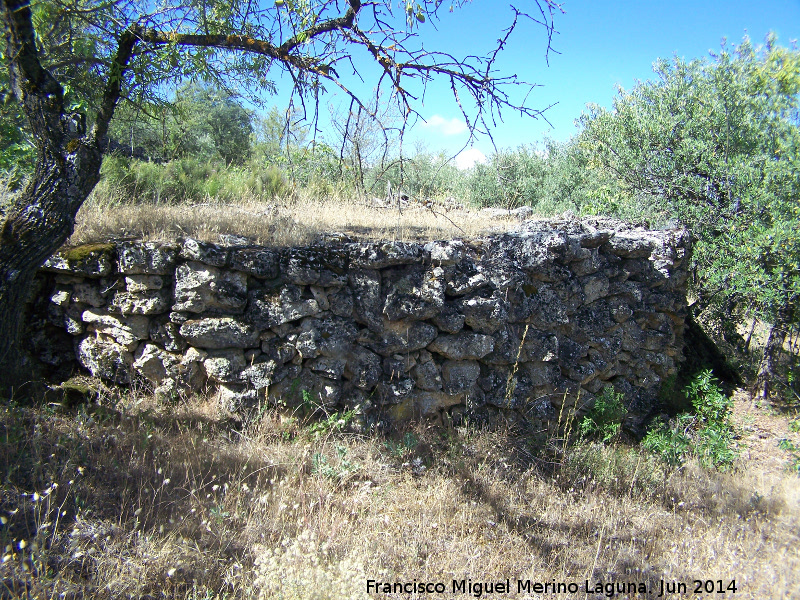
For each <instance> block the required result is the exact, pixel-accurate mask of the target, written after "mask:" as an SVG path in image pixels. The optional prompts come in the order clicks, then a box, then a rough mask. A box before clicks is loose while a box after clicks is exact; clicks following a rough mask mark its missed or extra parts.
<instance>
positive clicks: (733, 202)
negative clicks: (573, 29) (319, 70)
mask: <svg viewBox="0 0 800 600" xmlns="http://www.w3.org/2000/svg"><path fill="white" fill-rule="evenodd" d="M655 72H656V75H657V79H656V80H654V81H646V82H642V83H639V84H637V85H636V86H635V87H634V88H633V89H632V90H630V91H625V90H620V91H619V93H618V94H617V97H616V98H615V100H614V107H613V110H606V109H603V108H601V107H591V109H590V112H589V114H587V115H584V117H583V126H584V131H583V132H582V134H581V138H580V140H581V144H582V147H583V149H584V152H586V153H587V154H588V155H589V157H590V161H591V162H594V163H597V164H600V165H602V166H603V167H604V168H605V170H606V172H607V174H609V175H610V176H611V177H613V178H614V179H616V180H617V181H618V182H619V183H620V185H621V186H622V188H623V190H624V192H625V193H627V194H628V195H629V196H630V197H631V198H632V199H635V200H636V201H638V202H640V203H643V204H656V205H659V206H660V207H661V208H662V209H663V210H664V211H665V212H666V213H667V214H669V215H672V216H673V217H677V218H679V219H681V220H682V221H683V222H684V223H686V224H688V225H689V226H690V227H691V228H692V230H693V232H694V234H695V236H696V237H697V244H696V247H695V266H694V273H695V278H694V283H695V289H694V292H695V295H696V296H697V298H698V301H697V303H696V308H700V309H704V308H707V307H710V306H716V307H717V309H718V310H719V312H720V313H721V314H722V316H723V319H724V320H725V321H726V323H725V327H726V328H727V334H728V336H729V337H730V336H735V335H736V334H735V325H736V320H737V319H739V318H741V317H742V316H743V315H745V314H746V315H749V316H750V317H753V318H760V319H763V320H764V321H766V322H768V323H770V324H771V332H770V334H769V339H768V341H767V344H766V347H765V349H764V355H763V359H762V362H761V367H760V372H759V376H758V380H757V388H758V393H759V394H761V395H766V394H768V393H769V387H770V382H771V381H773V380H774V378H775V376H776V371H775V366H776V365H775V357H776V353H777V351H778V350H779V349H780V348H781V347H782V345H783V342H784V339H785V336H786V334H787V329H788V328H789V327H790V326H792V325H793V324H796V323H797V322H798V320H799V319H800V307H798V302H799V301H800V233H798V232H799V231H800V227H798V222H799V221H800V204H798V200H797V199H798V196H800V158H799V157H800V153H799V152H798V151H799V150H800V119H798V109H800V95H799V93H800V52H798V51H797V50H796V49H794V50H793V49H787V48H783V47H780V46H778V45H777V44H776V43H775V40H774V38H772V37H770V38H768V40H767V43H766V44H765V45H764V46H763V47H754V46H753V45H752V44H751V43H750V41H749V40H747V39H745V40H744V41H743V42H742V43H741V44H740V45H738V46H735V47H733V48H731V47H728V46H724V47H723V49H722V51H721V52H719V53H718V54H715V55H713V56H712V57H711V59H710V60H693V61H690V62H686V61H684V60H682V59H680V58H675V59H673V60H672V61H667V60H660V61H658V62H657V63H656V67H655Z"/></svg>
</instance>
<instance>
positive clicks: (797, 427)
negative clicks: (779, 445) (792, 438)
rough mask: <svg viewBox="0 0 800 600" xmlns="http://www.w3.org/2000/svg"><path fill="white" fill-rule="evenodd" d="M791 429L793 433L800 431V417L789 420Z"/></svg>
mask: <svg viewBox="0 0 800 600" xmlns="http://www.w3.org/2000/svg"><path fill="white" fill-rule="evenodd" d="M789 431H791V432H793V433H800V419H794V420H793V421H789Z"/></svg>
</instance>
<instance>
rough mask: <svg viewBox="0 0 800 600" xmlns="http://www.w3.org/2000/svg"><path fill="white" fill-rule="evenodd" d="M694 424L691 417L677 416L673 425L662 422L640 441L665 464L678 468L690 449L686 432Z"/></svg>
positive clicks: (690, 442) (690, 441)
mask: <svg viewBox="0 0 800 600" xmlns="http://www.w3.org/2000/svg"><path fill="white" fill-rule="evenodd" d="M693 424H694V418H693V417H692V416H691V415H679V416H678V418H677V419H676V421H675V423H674V425H672V426H670V425H669V424H667V423H664V422H663V421H662V422H660V423H658V424H657V425H656V426H655V427H653V428H652V429H650V431H648V432H647V435H645V437H644V439H643V440H642V446H643V447H644V448H645V449H646V450H649V451H650V452H652V453H653V454H656V455H657V456H659V457H660V458H661V460H663V461H664V462H665V463H666V464H668V465H670V466H673V467H679V466H681V465H682V464H683V463H684V460H685V458H686V456H687V455H688V454H689V453H690V451H691V448H692V440H691V438H690V437H689V434H688V431H689V429H690V428H691V426H692V425H693Z"/></svg>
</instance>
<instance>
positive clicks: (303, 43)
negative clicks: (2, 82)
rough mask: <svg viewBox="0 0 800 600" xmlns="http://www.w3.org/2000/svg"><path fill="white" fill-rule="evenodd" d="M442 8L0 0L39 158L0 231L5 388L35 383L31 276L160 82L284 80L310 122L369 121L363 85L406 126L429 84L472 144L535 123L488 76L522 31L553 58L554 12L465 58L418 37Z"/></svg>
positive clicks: (550, 4) (12, 75)
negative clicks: (506, 127)
mask: <svg viewBox="0 0 800 600" xmlns="http://www.w3.org/2000/svg"><path fill="white" fill-rule="evenodd" d="M455 4H456V6H459V5H460V2H458V0H457V1H456V2H455ZM440 8H442V3H441V0H418V1H414V2H412V1H410V0H406V2H404V3H402V4H400V5H399V6H398V5H397V4H396V3H394V2H392V1H391V0H380V1H373V2H362V1H361V0H348V1H344V0H276V1H275V2H274V4H271V3H269V2H264V3H258V2H256V3H254V2H250V1H249V0H248V1H244V0H241V1H240V0H226V1H224V2H222V1H218V0H192V1H191V2H188V1H185V0H166V1H165V2H159V3H138V2H133V1H131V0H111V1H110V2H97V1H96V0H42V1H41V2H39V3H33V4H32V3H31V2H30V0H2V3H0V14H1V15H2V17H0V19H2V26H3V30H4V36H5V49H4V52H3V59H4V60H5V63H6V65H7V68H8V72H9V78H8V81H9V84H10V88H11V90H12V91H13V94H14V95H15V97H16V98H17V100H18V102H19V103H20V107H21V110H22V113H23V114H24V116H25V118H26V119H27V122H28V127H29V131H30V135H31V137H32V139H33V141H34V144H35V153H36V164H35V167H34V169H33V173H32V174H31V176H30V179H29V181H28V183H27V185H26V186H25V188H24V189H23V190H22V191H21V192H20V193H19V194H18V195H17V196H16V197H14V198H13V199H12V201H11V203H10V205H8V206H7V207H6V208H5V209H4V212H3V214H2V217H0V219H1V220H0V372H2V387H5V388H7V389H8V388H13V387H15V386H18V385H19V384H21V383H23V382H24V381H26V380H27V379H28V378H29V377H30V372H29V369H28V367H26V364H25V360H24V358H23V357H24V353H23V352H22V347H21V344H20V333H21V331H22V326H23V324H22V319H21V316H22V315H23V310H24V307H25V305H26V302H27V300H28V296H29V293H30V290H31V286H32V283H33V279H34V275H35V273H36V271H37V269H38V268H39V266H40V265H41V264H42V263H43V262H44V261H45V260H46V259H47V258H48V257H49V256H50V255H51V254H52V253H53V252H55V251H56V250H57V249H58V248H59V247H60V246H61V245H62V244H63V243H64V242H65V240H67V238H68V237H69V235H70V234H71V232H72V230H73V226H74V223H75V216H76V213H77V211H78V209H79V207H80V206H81V204H82V203H83V202H84V200H85V199H86V197H87V196H88V194H89V193H90V192H91V191H92V189H93V188H94V186H95V184H96V183H97V181H98V179H99V177H100V164H101V161H102V152H101V148H102V144H103V141H104V138H105V137H106V134H107V132H108V129H109V125H110V123H111V121H112V119H113V117H114V113H115V110H116V109H117V106H118V105H119V104H120V103H121V102H126V101H137V100H138V101H144V100H145V99H146V98H148V97H154V96H158V94H159V93H160V92H161V91H163V90H164V89H165V88H166V87H167V86H165V85H164V84H165V82H168V81H170V80H172V81H178V80H181V79H191V80H197V79H205V80H210V81H216V82H218V83H219V84H220V85H225V84H230V83H231V82H233V81H237V82H244V83H247V84H249V85H251V86H252V87H253V88H261V89H266V90H270V89H274V88H275V85H276V84H275V76H276V74H277V73H278V72H283V73H284V75H285V77H286V80H288V81H291V85H292V87H293V92H294V95H293V97H294V98H296V99H297V106H298V107H299V108H301V109H302V110H304V111H306V114H307V115H310V116H313V114H314V113H315V112H316V110H317V108H318V107H319V102H320V101H319V99H320V95H321V94H322V93H323V92H324V91H325V90H326V89H338V90H340V91H341V92H342V93H344V94H345V95H346V96H347V97H349V98H350V101H351V105H352V106H354V107H359V108H361V109H362V110H366V111H369V108H368V106H369V102H368V101H367V100H366V99H364V98H362V97H360V96H359V94H358V93H357V92H356V90H357V89H358V83H356V82H360V81H361V80H365V79H367V78H369V79H371V80H372V81H373V83H374V87H373V89H374V90H375V94H376V97H382V98H386V99H387V101H392V102H395V103H397V104H398V106H400V107H401V114H403V115H405V118H406V119H409V118H414V116H415V115H416V116H418V113H417V109H416V106H417V105H418V102H419V101H420V100H421V98H422V94H423V93H424V90H425V86H426V85H427V84H428V83H429V82H430V81H431V80H433V79H435V78H440V79H442V80H444V82H445V83H446V85H447V86H449V88H450V89H451V90H452V94H453V99H454V101H455V102H456V103H457V105H458V106H459V108H460V110H461V111H462V113H463V115H464V117H465V119H466V120H467V123H468V125H469V127H470V130H471V131H472V132H477V131H488V129H489V126H490V125H491V123H492V122H493V120H494V119H496V118H497V117H498V116H500V111H501V110H502V109H504V108H509V109H513V110H515V111H518V112H521V113H522V114H525V115H528V116H531V117H535V116H537V115H538V114H540V113H539V111H538V110H536V109H535V108H532V107H530V106H527V105H526V104H525V98H526V92H528V91H529V89H528V88H527V87H526V88H525V89H521V86H522V85H523V84H522V82H521V81H519V80H518V79H517V77H516V75H509V76H503V75H502V74H499V73H497V72H496V70H497V59H498V56H499V53H500V51H501V50H502V49H503V47H504V46H505V45H506V44H507V43H508V42H509V39H510V36H511V35H512V33H513V32H514V30H515V29H516V28H517V26H518V24H520V23H521V22H523V21H525V20H531V21H534V22H536V23H538V24H540V25H542V26H543V27H544V28H545V32H546V47H547V49H549V47H550V40H551V37H552V33H553V21H552V19H553V15H554V14H555V13H556V12H557V11H558V10H559V7H558V5H557V4H555V2H554V1H553V0H535V2H534V3H533V4H532V10H530V11H529V12H530V14H528V13H526V12H525V11H524V10H519V9H516V8H513V7H512V12H511V15H510V20H511V23H510V26H509V28H508V29H507V30H505V31H503V32H500V34H499V39H498V40H497V44H496V45H495V46H494V47H493V48H491V49H490V50H489V52H488V53H487V54H486V55H484V56H476V55H471V56H467V57H463V58H462V57H456V56H453V55H452V54H449V53H447V52H445V51H443V50H434V49H431V48H430V45H427V44H423V43H422V38H421V37H420V35H419V29H420V28H421V27H428V26H430V25H431V22H435V21H437V20H439V21H440V26H442V27H444V26H446V24H445V22H444V21H443V20H441V19H440V15H439V11H440ZM486 10H492V11H494V10H497V9H496V8H495V7H494V6H490V7H487V8H486ZM442 16H443V17H444V16H446V15H442ZM426 22H427V25H426V24H425V23H426ZM63 23H68V24H69V27H68V30H69V31H70V33H71V35H70V36H67V37H65V38H64V40H63V42H64V43H63V44H60V45H48V44H49V42H48V35H49V34H48V31H46V30H47V29H48V28H50V29H53V30H54V31H55V30H58V28H59V27H62V25H60V24H63ZM48 49H49V50H50V51H49V52H47V51H45V50H48ZM361 56H363V57H365V58H366V59H367V60H366V61H364V60H361ZM79 85H80V86H84V85H85V86H87V87H88V88H89V91H88V92H87V93H86V94H85V96H84V97H85V98H88V100H87V101H86V102H85V103H82V104H81V103H77V104H73V103H72V102H70V94H71V92H72V90H73V88H74V87H77V86H79ZM525 85H526V86H527V84H525ZM517 92H520V93H519V95H518V96H517ZM379 95H380V96H379ZM517 98H520V100H517ZM351 112H354V111H351Z"/></svg>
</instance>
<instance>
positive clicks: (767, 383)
mask: <svg viewBox="0 0 800 600" xmlns="http://www.w3.org/2000/svg"><path fill="white" fill-rule="evenodd" d="M787 312H788V311H787V310H786V309H782V310H779V311H778V314H777V315H776V317H775V324H774V325H773V326H772V328H771V329H770V330H769V336H768V337H767V343H766V345H765V346H764V354H763V355H762V356H761V364H760V365H759V367H758V376H757V377H756V383H755V386H754V395H755V396H756V397H757V398H761V399H763V400H766V399H768V398H769V394H770V391H772V383H773V382H774V381H776V380H777V379H778V376H779V375H778V357H779V355H780V353H781V351H782V350H783V342H784V341H785V340H786V333H787V323H788V314H787Z"/></svg>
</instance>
